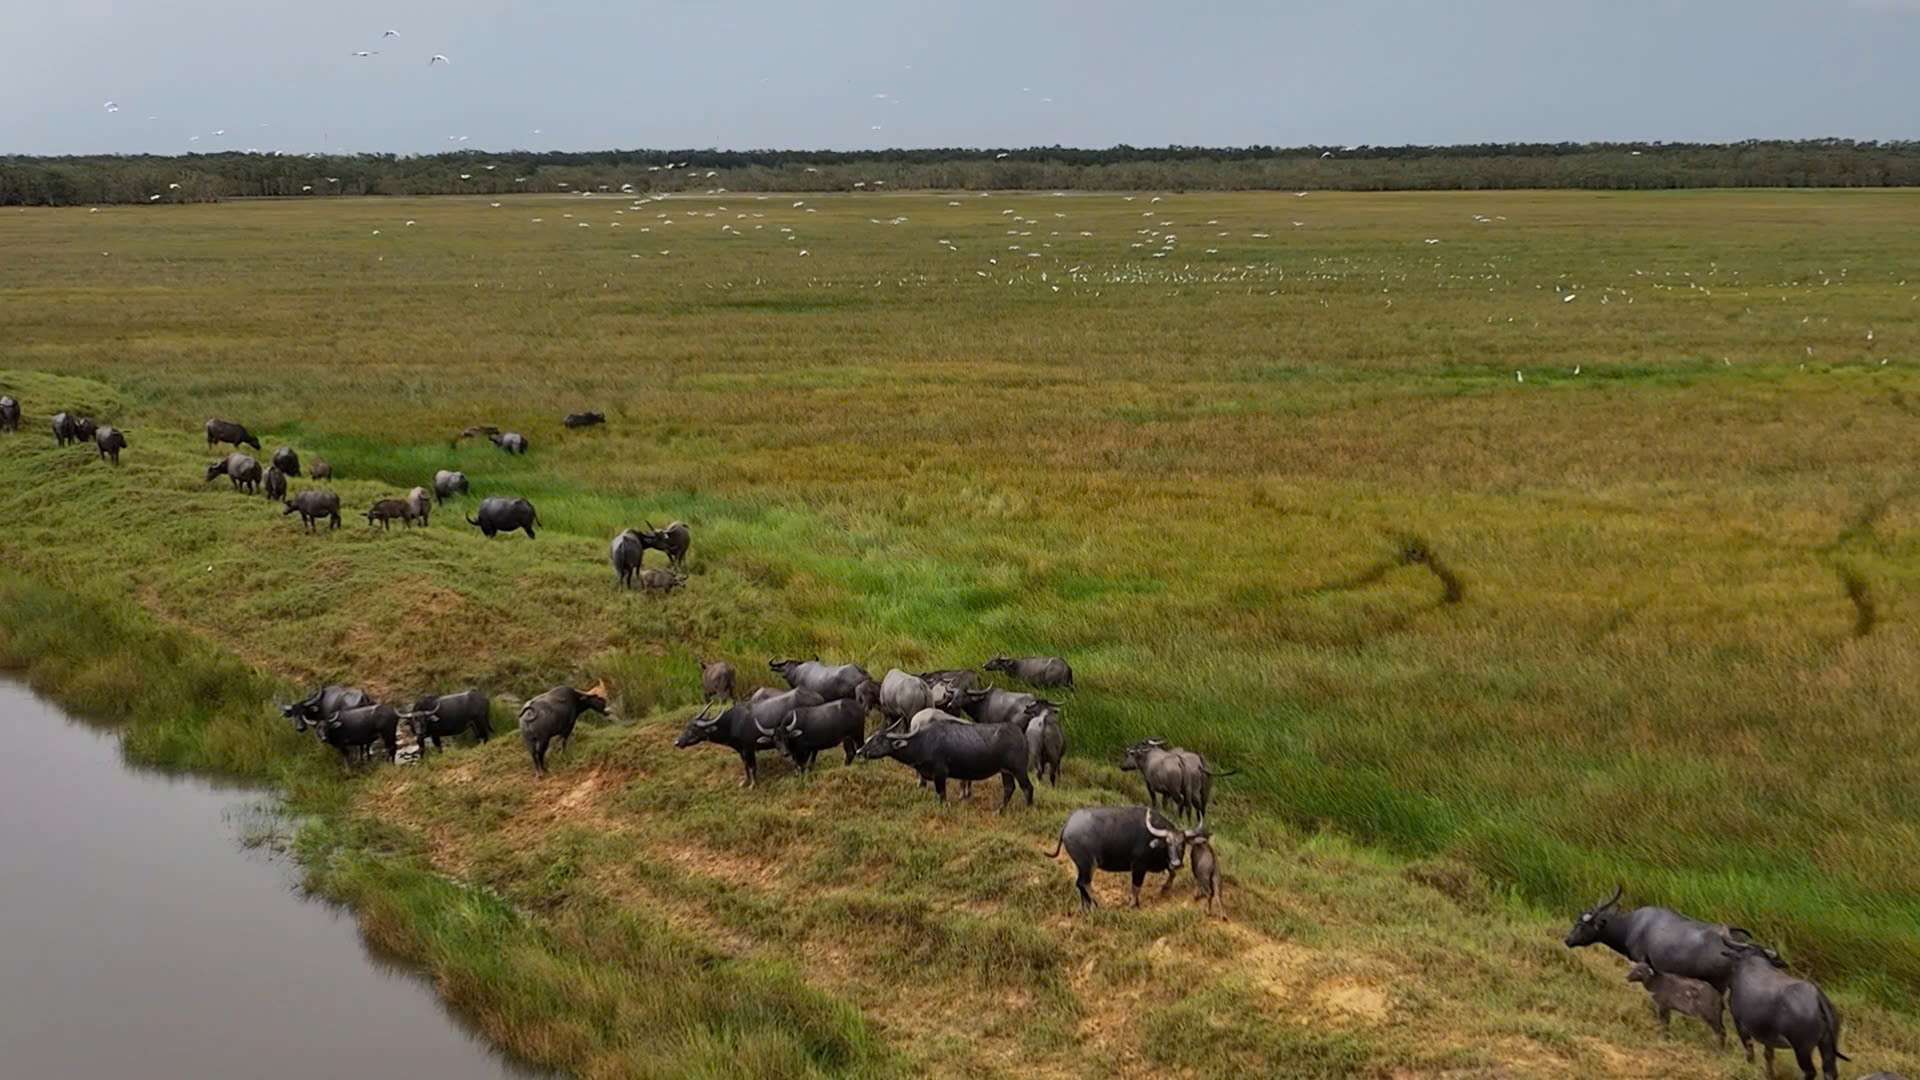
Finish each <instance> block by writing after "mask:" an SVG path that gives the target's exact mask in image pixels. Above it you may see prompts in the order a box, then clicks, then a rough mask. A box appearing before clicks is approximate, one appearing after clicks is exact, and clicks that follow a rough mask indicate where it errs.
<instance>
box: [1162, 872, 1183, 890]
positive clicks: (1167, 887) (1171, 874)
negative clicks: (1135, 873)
mask: <svg viewBox="0 0 1920 1080" xmlns="http://www.w3.org/2000/svg"><path fill="white" fill-rule="evenodd" d="M1179 876H1180V871H1178V870H1169V871H1167V883H1166V884H1165V885H1162V886H1160V895H1161V896H1165V895H1167V894H1168V893H1170V892H1172V891H1173V882H1174V879H1175V878H1178V877H1179Z"/></svg>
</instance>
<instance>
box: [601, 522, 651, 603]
mask: <svg viewBox="0 0 1920 1080" xmlns="http://www.w3.org/2000/svg"><path fill="white" fill-rule="evenodd" d="M646 550H647V548H646V544H644V543H643V542H642V541H641V539H640V532H639V530H637V529H622V530H620V534H619V535H618V536H615V537H614V538H613V542H612V543H611V544H608V545H607V561H608V562H610V563H612V564H613V577H614V580H615V582H617V583H618V584H620V585H624V586H626V587H627V588H629V589H631V588H633V573H634V571H636V570H638V569H640V556H641V555H643V554H645V553H646Z"/></svg>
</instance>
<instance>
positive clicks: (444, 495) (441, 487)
mask: <svg viewBox="0 0 1920 1080" xmlns="http://www.w3.org/2000/svg"><path fill="white" fill-rule="evenodd" d="M466 493H467V474H466V473H463V472H455V471H454V470H452V469H441V470H440V471H438V472H436V473H434V474H433V497H434V499H435V500H437V501H439V502H446V501H447V500H448V499H449V498H451V497H453V496H455V495H465V494H466Z"/></svg>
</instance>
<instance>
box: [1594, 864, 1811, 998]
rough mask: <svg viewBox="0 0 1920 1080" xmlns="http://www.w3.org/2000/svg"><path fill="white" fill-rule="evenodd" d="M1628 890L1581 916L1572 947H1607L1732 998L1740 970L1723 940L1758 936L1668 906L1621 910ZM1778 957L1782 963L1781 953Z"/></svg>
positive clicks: (1615, 893)
mask: <svg viewBox="0 0 1920 1080" xmlns="http://www.w3.org/2000/svg"><path fill="white" fill-rule="evenodd" d="M1625 888H1626V886H1625V885H1624V884H1623V885H1621V886H1620V887H1619V888H1616V889H1615V890H1613V895H1612V896H1610V897H1608V898H1607V899H1605V900H1603V901H1601V902H1600V903H1599V904H1598V905H1596V906H1594V907H1590V908H1588V909H1587V910H1585V911H1583V912H1581V913H1580V917H1579V918H1578V919H1575V920H1574V922H1573V928H1572V929H1570V930H1568V931H1567V939H1566V940H1567V948H1569V949H1578V948H1581V947H1583V946H1587V945H1605V946H1606V947H1607V948H1609V949H1612V950H1613V951H1614V952H1617V953H1619V954H1620V955H1621V956H1624V957H1626V958H1627V959H1628V960H1631V961H1633V962H1635V963H1647V964H1651V965H1653V967H1654V970H1656V971H1664V972H1666V973H1667V974H1669V975H1684V976H1686V977H1687V978H1689V979H1699V980H1700V981H1701V982H1703V983H1706V984H1707V985H1708V986H1711V987H1713V988H1714V989H1715V990H1718V991H1720V992H1721V993H1723V994H1724V993H1726V992H1727V980H1728V979H1730V978H1732V977H1733V966H1734V965H1733V958H1732V957H1730V956H1728V955H1727V950H1726V946H1724V945H1723V944H1721V941H1720V939H1721V938H1722V937H1726V936H1732V937H1734V938H1736V939H1738V940H1740V941H1742V942H1746V941H1748V940H1750V939H1751V938H1752V935H1751V934H1749V933H1748V932H1747V931H1745V930H1743V929H1741V928H1739V927H1737V926H1724V925H1721V924H1719V923H1707V922H1701V921H1700V920H1698V919H1689V918H1687V917H1686V916H1685V915H1682V914H1680V913H1679V912H1677V911H1671V910H1668V909H1667V908H1663V907H1639V908H1634V909H1633V910H1632V911H1621V910H1619V909H1617V908H1615V907H1614V904H1615V903H1617V902H1618V901H1619V899H1620V894H1621V892H1622V891H1624V890H1625ZM1775 957H1776V960H1777V958H1778V957H1777V954H1775Z"/></svg>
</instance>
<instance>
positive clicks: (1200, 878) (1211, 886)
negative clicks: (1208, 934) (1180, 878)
mask: <svg viewBox="0 0 1920 1080" xmlns="http://www.w3.org/2000/svg"><path fill="white" fill-rule="evenodd" d="M1187 863H1188V865H1190V866H1192V867H1193V898H1194V899H1195V900H1205V901H1206V902H1207V914H1209V915H1211V914H1213V906H1214V905H1215V904H1219V905H1220V917H1221V918H1223V919H1224V918H1226V917H1227V906H1226V903H1225V902H1224V901H1222V900H1221V899H1220V857H1219V855H1218V854H1217V853H1216V852H1215V851H1214V850H1213V834H1212V833H1211V832H1208V831H1207V827H1206V826H1205V825H1202V826H1200V827H1199V828H1197V829H1194V830H1193V831H1191V832H1189V833H1187Z"/></svg>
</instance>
